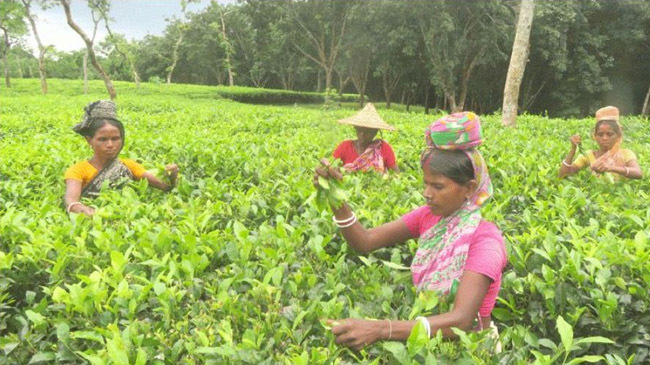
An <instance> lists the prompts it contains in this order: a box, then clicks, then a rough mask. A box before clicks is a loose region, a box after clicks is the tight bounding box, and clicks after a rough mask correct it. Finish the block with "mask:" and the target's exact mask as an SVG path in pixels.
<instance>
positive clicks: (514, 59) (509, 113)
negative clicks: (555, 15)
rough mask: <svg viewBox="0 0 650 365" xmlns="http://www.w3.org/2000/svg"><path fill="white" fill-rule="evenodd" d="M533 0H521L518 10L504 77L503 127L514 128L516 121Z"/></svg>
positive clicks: (531, 23) (526, 55)
mask: <svg viewBox="0 0 650 365" xmlns="http://www.w3.org/2000/svg"><path fill="white" fill-rule="evenodd" d="M534 9H535V3H534V2H533V0H521V5H520V8H519V20H518V21H517V31H516V33H515V42H514V44H513V46H512V56H511V57H510V67H508V76H507V77H506V86H505V88H504V91H503V120H502V122H503V125H505V126H508V127H514V126H515V124H516V121H517V105H518V101H519V87H520V86H521V80H522V79H523V77H524V70H525V69H526V59H527V58H528V48H529V45H530V28H531V27H532V25H533V10H534Z"/></svg>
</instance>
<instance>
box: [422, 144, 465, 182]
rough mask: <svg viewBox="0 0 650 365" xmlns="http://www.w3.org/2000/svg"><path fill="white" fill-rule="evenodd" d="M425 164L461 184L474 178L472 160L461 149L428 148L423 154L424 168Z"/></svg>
mask: <svg viewBox="0 0 650 365" xmlns="http://www.w3.org/2000/svg"><path fill="white" fill-rule="evenodd" d="M425 166H426V167H428V168H430V169H431V171H433V172H436V173H438V174H442V175H443V176H445V177H446V178H448V179H451V180H453V181H454V182H455V183H457V184H460V185H464V184H467V183H468V182H469V181H470V180H473V179H474V166H472V161H471V160H470V159H469V157H467V155H466V154H465V152H464V151H461V150H438V149H428V150H426V151H424V153H423V154H422V168H423V169H424V167H425Z"/></svg>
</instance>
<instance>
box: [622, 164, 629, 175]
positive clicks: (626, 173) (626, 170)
mask: <svg viewBox="0 0 650 365" xmlns="http://www.w3.org/2000/svg"><path fill="white" fill-rule="evenodd" d="M623 168H624V169H625V176H626V177H627V175H628V174H629V173H630V169H629V168H627V166H623Z"/></svg>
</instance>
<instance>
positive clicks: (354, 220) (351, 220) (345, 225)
mask: <svg viewBox="0 0 650 365" xmlns="http://www.w3.org/2000/svg"><path fill="white" fill-rule="evenodd" d="M355 223H357V216H356V215H354V213H352V217H351V218H349V220H348V221H347V222H346V223H336V226H337V227H339V228H348V227H350V226H352V225H353V224H355Z"/></svg>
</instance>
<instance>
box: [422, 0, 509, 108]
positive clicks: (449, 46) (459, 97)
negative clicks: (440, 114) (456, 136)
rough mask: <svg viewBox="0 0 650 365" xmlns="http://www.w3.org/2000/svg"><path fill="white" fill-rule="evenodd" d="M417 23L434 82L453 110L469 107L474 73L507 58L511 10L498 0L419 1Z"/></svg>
mask: <svg viewBox="0 0 650 365" xmlns="http://www.w3.org/2000/svg"><path fill="white" fill-rule="evenodd" d="M416 4H417V6H414V7H413V10H415V11H416V19H417V25H418V27H419V30H420V34H421V37H422V39H423V41H424V44H425V49H426V54H427V57H428V60H429V65H428V68H429V70H430V72H431V74H430V76H431V81H432V83H433V84H434V85H435V86H437V87H438V88H440V89H441V90H442V92H443V93H444V97H445V99H446V101H447V102H448V105H449V107H450V109H451V111H452V112H458V111H461V110H463V109H464V108H465V101H466V98H467V94H468V91H469V88H468V86H469V82H470V79H471V76H472V73H473V72H474V71H475V70H476V68H477V67H478V66H480V65H482V64H489V63H490V62H495V61H497V60H499V59H502V58H505V57H506V56H505V54H504V53H503V52H501V50H500V49H501V45H502V43H503V42H504V41H505V39H506V37H507V36H506V34H507V33H508V32H507V29H508V28H509V25H508V20H509V15H510V14H509V13H510V10H509V8H508V6H507V5H506V4H505V3H504V2H502V1H498V0H489V1H487V0H486V1H452V0H437V1H430V2H422V3H416Z"/></svg>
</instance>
